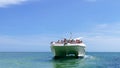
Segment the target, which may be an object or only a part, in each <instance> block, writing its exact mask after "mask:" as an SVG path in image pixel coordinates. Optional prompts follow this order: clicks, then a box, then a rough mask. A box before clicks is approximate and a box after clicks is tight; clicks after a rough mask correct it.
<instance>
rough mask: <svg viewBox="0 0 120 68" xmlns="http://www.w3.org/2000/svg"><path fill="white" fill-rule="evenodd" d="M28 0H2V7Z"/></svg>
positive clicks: (0, 1) (0, 2)
mask: <svg viewBox="0 0 120 68" xmlns="http://www.w3.org/2000/svg"><path fill="white" fill-rule="evenodd" d="M26 1H27V0H0V7H7V6H9V5H16V4H21V3H23V2H26Z"/></svg>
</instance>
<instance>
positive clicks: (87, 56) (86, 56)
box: [85, 55, 95, 59]
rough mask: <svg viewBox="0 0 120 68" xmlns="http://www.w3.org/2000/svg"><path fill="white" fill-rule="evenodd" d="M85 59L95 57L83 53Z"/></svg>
mask: <svg viewBox="0 0 120 68" xmlns="http://www.w3.org/2000/svg"><path fill="white" fill-rule="evenodd" d="M85 59H95V57H93V56H91V55H85Z"/></svg>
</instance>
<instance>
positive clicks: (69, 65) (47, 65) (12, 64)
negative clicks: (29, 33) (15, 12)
mask: <svg viewBox="0 0 120 68" xmlns="http://www.w3.org/2000/svg"><path fill="white" fill-rule="evenodd" d="M0 68H120V53H117V52H87V53H86V56H85V58H83V59H82V58H78V59H76V58H60V59H53V55H52V53H50V52H22V53H17V52H8V53H4V52H3V53H2V52H1V53H0Z"/></svg>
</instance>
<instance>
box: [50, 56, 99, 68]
mask: <svg viewBox="0 0 120 68" xmlns="http://www.w3.org/2000/svg"><path fill="white" fill-rule="evenodd" d="M95 60H96V59H95V57H93V56H85V57H84V58H70V57H66V58H59V59H53V60H52V63H53V68H91V67H92V68H96V67H98V66H96V62H95Z"/></svg>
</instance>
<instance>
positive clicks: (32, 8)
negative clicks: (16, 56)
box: [0, 0, 120, 52]
mask: <svg viewBox="0 0 120 68" xmlns="http://www.w3.org/2000/svg"><path fill="white" fill-rule="evenodd" d="M119 2H120V1H119V0H0V52H14V51H15V52H41V51H50V44H49V43H50V42H51V41H55V40H57V39H62V38H64V37H67V38H68V37H69V33H70V32H72V33H73V37H74V38H76V37H82V39H83V41H84V43H85V44H86V45H87V48H86V51H89V52H91V51H92V52H96V51H97V52H101V51H102V52H120V9H119V8H120V4H119Z"/></svg>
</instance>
